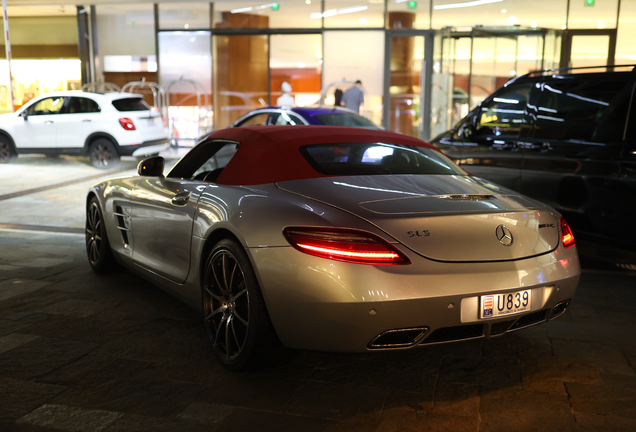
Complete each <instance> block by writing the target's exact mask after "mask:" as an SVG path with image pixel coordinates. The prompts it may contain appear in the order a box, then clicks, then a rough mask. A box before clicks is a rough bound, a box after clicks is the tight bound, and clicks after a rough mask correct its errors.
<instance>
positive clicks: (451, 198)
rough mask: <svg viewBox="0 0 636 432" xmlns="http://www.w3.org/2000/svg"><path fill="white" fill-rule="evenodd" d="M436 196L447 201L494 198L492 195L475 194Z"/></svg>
mask: <svg viewBox="0 0 636 432" xmlns="http://www.w3.org/2000/svg"><path fill="white" fill-rule="evenodd" d="M437 198H439V199H443V200H448V201H484V200H489V199H494V198H495V196H494V195H476V194H453V195H437Z"/></svg>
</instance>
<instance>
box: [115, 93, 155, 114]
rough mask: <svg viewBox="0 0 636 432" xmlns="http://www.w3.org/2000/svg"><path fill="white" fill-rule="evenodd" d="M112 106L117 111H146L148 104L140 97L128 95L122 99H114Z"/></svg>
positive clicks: (148, 107) (148, 108)
mask: <svg viewBox="0 0 636 432" xmlns="http://www.w3.org/2000/svg"><path fill="white" fill-rule="evenodd" d="M112 103H113V106H114V107H115V109H117V111H122V112H126V111H148V110H150V105H148V104H147V103H146V102H145V101H144V100H143V99H142V98H136V97H130V98H124V99H115V100H114V101H113V102H112Z"/></svg>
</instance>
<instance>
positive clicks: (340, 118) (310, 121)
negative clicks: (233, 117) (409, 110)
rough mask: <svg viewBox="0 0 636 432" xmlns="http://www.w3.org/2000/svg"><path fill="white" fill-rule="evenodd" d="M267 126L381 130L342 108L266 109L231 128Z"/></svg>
mask: <svg viewBox="0 0 636 432" xmlns="http://www.w3.org/2000/svg"><path fill="white" fill-rule="evenodd" d="M268 125H278V126H282V125H327V126H350V127H360V128H364V129H376V130H382V128H381V127H380V126H378V125H376V124H375V123H373V122H372V121H371V120H369V119H367V118H365V117H362V116H361V115H359V114H357V113H355V112H353V111H351V110H348V109H346V108H342V107H332V106H318V107H286V108H281V107H267V108H259V109H255V110H254V111H250V112H249V113H247V114H245V115H244V116H243V117H241V118H240V119H238V120H237V121H235V122H234V123H233V124H232V126H231V127H243V126H268Z"/></svg>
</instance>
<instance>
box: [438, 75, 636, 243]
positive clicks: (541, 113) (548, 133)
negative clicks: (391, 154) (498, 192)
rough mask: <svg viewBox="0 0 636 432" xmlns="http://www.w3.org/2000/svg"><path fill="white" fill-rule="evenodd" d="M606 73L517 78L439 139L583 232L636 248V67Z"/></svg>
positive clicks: (474, 168) (464, 160)
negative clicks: (554, 211) (557, 213)
mask: <svg viewBox="0 0 636 432" xmlns="http://www.w3.org/2000/svg"><path fill="white" fill-rule="evenodd" d="M598 69H599V68H596V70H598ZM601 70H602V72H594V69H592V68H579V69H568V70H555V71H542V72H532V73H530V74H527V75H523V76H520V77H518V78H515V79H512V80H511V81H509V82H508V83H506V84H505V85H504V86H503V87H502V88H500V89H499V90H497V91H496V92H495V93H494V94H492V95H491V96H489V97H488V98H487V99H485V100H484V101H483V102H482V103H481V104H479V105H478V106H477V107H476V108H475V109H473V110H472V111H471V112H470V113H469V114H468V115H467V116H466V117H465V118H464V119H462V120H461V121H460V122H459V123H458V124H457V125H456V126H455V127H454V128H453V129H451V130H449V131H447V132H445V133H443V134H441V135H439V136H438V137H436V138H434V139H433V140H432V141H431V142H432V144H434V145H435V146H437V147H438V148H439V149H441V150H442V151H443V152H444V153H445V154H446V155H448V156H450V157H451V158H453V159H454V160H455V161H456V162H457V163H458V164H459V165H461V166H462V167H463V168H464V169H466V170H467V171H468V172H470V173H471V174H473V175H475V176H479V177H483V178H486V179H488V180H491V181H492V182H494V183H498V184H500V185H502V186H506V187H508V188H510V189H513V190H516V191H519V192H521V193H523V194H525V195H528V196H531V197H533V198H536V199H538V200H540V201H543V202H544V203H546V204H548V205H550V206H552V207H554V208H556V209H557V210H558V211H560V212H561V213H563V215H564V216H565V217H566V219H567V220H568V222H569V223H570V225H571V226H572V229H573V231H574V233H575V235H576V236H578V237H580V238H583V239H587V240H591V241H594V242H598V243H604V244H608V245H611V246H616V247H620V248H622V249H628V250H632V251H636V220H635V215H636V98H635V97H634V96H635V94H636V93H635V84H636V69H635V68H634V67H633V66H629V67H626V66H620V67H609V66H608V67H603V68H602V69H601Z"/></svg>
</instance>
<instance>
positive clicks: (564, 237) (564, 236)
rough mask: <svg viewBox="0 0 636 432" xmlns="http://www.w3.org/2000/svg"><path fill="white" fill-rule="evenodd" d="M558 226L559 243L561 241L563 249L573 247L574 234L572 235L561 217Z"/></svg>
mask: <svg viewBox="0 0 636 432" xmlns="http://www.w3.org/2000/svg"><path fill="white" fill-rule="evenodd" d="M559 224H560V225H561V241H563V247H566V248H569V247H570V246H574V234H572V230H571V229H570V225H568V223H567V222H566V221H565V218H564V217H563V216H561V217H560V218H559Z"/></svg>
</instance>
